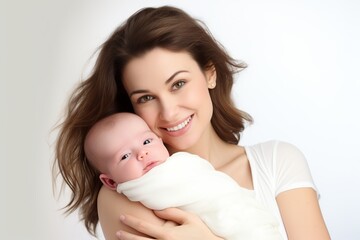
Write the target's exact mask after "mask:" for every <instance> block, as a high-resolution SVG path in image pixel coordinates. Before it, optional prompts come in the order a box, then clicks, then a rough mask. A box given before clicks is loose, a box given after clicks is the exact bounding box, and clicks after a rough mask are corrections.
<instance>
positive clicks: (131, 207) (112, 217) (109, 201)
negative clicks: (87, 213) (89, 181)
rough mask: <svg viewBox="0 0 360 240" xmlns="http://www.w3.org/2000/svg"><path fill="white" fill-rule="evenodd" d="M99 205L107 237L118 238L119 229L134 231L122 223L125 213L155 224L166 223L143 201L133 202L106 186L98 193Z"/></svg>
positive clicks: (103, 228)
mask: <svg viewBox="0 0 360 240" xmlns="http://www.w3.org/2000/svg"><path fill="white" fill-rule="evenodd" d="M97 207H98V214H99V221H100V225H101V228H102V231H103V233H104V235H105V238H106V239H117V238H116V236H115V234H116V232H117V231H119V230H126V231H129V232H134V230H133V229H130V228H128V227H127V226H126V225H124V224H122V223H121V221H120V216H121V215H124V214H128V215H132V216H135V217H138V218H142V219H144V220H147V221H148V222H151V223H154V224H159V225H162V224H163V223H164V221H163V220H162V219H160V218H158V217H157V216H156V215H155V214H154V213H153V211H152V210H150V209H148V208H146V207H144V206H143V205H142V204H141V203H139V202H132V201H130V200H129V199H128V198H127V197H126V196H125V195H123V194H119V193H117V192H116V191H113V190H110V189H108V188H106V187H104V186H103V187H102V188H101V189H100V192H99V194H98V199H97Z"/></svg>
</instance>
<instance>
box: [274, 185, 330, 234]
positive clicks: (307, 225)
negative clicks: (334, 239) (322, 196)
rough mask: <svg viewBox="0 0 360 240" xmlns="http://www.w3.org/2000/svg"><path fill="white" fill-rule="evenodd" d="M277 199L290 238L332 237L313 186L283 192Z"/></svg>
mask: <svg viewBox="0 0 360 240" xmlns="http://www.w3.org/2000/svg"><path fill="white" fill-rule="evenodd" d="M276 201H277V203H278V206H279V209H280V213H281V217H282V219H283V222H284V225H285V229H286V233H287V235H288V238H289V240H302V239H306V240H311V239H314V240H315V239H316V240H323V239H324V240H325V239H326V240H327V239H330V235H329V232H328V230H327V228H326V225H325V222H324V219H323V216H322V214H321V210H320V207H319V201H318V198H317V194H316V192H315V191H314V190H313V189H312V188H298V189H292V190H289V191H285V192H282V193H280V194H279V195H278V196H277V198H276Z"/></svg>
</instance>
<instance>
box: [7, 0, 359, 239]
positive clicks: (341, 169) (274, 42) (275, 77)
mask: <svg viewBox="0 0 360 240" xmlns="http://www.w3.org/2000/svg"><path fill="white" fill-rule="evenodd" d="M162 4H171V5H175V6H179V7H182V8H183V9H184V10H186V11H188V12H189V13H190V14H192V15H193V16H195V17H197V18H200V19H202V20H204V21H205V22H206V24H207V25H208V27H209V28H210V30H211V31H212V32H213V34H214V35H215V37H216V38H217V39H218V40H219V41H220V42H221V43H222V44H223V45H224V46H225V47H226V48H227V50H228V51H229V52H230V53H231V55H232V56H233V57H234V58H237V59H242V60H244V61H245V62H247V63H248V65H249V67H248V68H247V69H246V70H245V71H243V72H242V73H240V74H239V75H238V77H237V82H236V84H235V88H234V92H233V93H234V98H235V101H236V103H237V105H238V106H239V107H240V108H242V109H243V110H245V111H247V112H249V113H250V114H251V115H252V116H253V117H254V119H255V123H254V124H253V125H252V126H250V127H249V128H248V129H247V130H246V131H245V132H244V135H243V139H242V140H241V143H242V144H253V143H257V142H261V141H265V140H269V139H280V140H284V141H288V142H291V143H293V144H295V145H297V146H298V147H299V148H300V149H301V150H302V151H303V152H304V154H305V155H306V156H307V159H308V162H309V165H310V168H311V170H312V174H313V178H314V180H315V183H316V185H317V187H318V189H319V190H320V193H321V199H320V204H321V207H322V211H323V214H324V217H325V220H326V222H327V226H328V228H329V231H330V233H331V235H332V238H333V239H359V238H360V228H359V223H360V220H359V216H360V206H359V200H360V194H359V185H360V176H359V175H360V163H359V162H360V151H359V147H360V141H359V136H360V127H359V122H360V110H359V102H360V94H359V92H360V73H359V65H360V14H359V13H360V3H359V2H358V1H356V0H353V1H351V0H341V1H340V0H338V1H332V0H304V1H289V0H283V1H281V0H275V1H266V0H254V1H245V0H238V1H235V0H234V1H226V0H223V1H190V0H189V1H184V0H183V1H149V0H148V1H130V0H129V1H121V0H118V1H109V0H103V1H100V0H98V1H89V0H88V1H70V0H67V1H65V0H63V1H45V0H43V1H41V0H33V1H26V0H23V1H11V0H7V1H5V2H4V1H1V2H0V27H1V29H2V31H1V37H0V50H1V51H0V53H1V54H0V67H1V69H0V70H1V71H0V77H1V78H0V79H1V82H0V84H1V85H0V106H1V118H0V119H1V124H0V130H1V131H0V141H1V142H0V161H1V165H0V172H1V174H0V178H1V179H0V184H1V186H0V187H1V192H2V193H1V198H0V201H1V202H0V203H1V204H0V211H1V212H0V216H1V217H0V233H1V236H0V238H1V239H8V240H12V239H31V240H38V239H52V240H58V239H59V240H63V239H91V238H90V236H89V235H88V234H87V233H86V231H85V230H84V227H83V224H82V223H79V222H78V218H77V215H76V214H72V215H70V216H69V217H64V216H63V215H62V211H60V210H59V209H60V207H61V206H63V204H64V202H65V200H66V198H61V199H60V200H59V201H57V200H56V199H55V198H54V196H53V194H52V186H51V174H50V166H51V161H52V158H53V143H54V139H55V135H56V131H55V132H51V129H52V128H53V127H54V125H55V124H56V121H57V120H58V119H59V117H60V116H61V114H62V109H63V107H64V105H65V103H66V100H67V98H68V95H69V93H70V91H71V90H72V89H73V87H74V86H75V84H76V83H78V82H79V81H80V79H81V78H82V77H83V76H86V74H87V72H88V71H89V69H90V68H91V65H92V62H93V61H92V60H90V59H91V55H92V54H93V53H94V51H95V49H96V48H97V47H98V46H99V45H100V44H101V43H102V42H103V41H104V40H105V39H106V38H107V36H108V35H109V34H110V33H111V32H112V31H113V30H114V28H115V27H116V26H117V25H118V24H120V23H121V22H122V21H123V20H124V19H126V18H127V17H128V16H129V15H130V14H131V13H133V12H134V11H136V10H138V9H139V8H142V7H145V6H158V5H162ZM99 239H102V237H101V233H100V235H99Z"/></svg>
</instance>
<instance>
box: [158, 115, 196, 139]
mask: <svg viewBox="0 0 360 240" xmlns="http://www.w3.org/2000/svg"><path fill="white" fill-rule="evenodd" d="M193 120H194V114H192V115H191V116H189V117H188V118H186V119H185V120H184V121H182V122H181V123H180V124H182V123H184V122H185V121H187V123H186V124H184V126H182V127H181V128H179V129H177V130H174V131H168V129H167V128H163V129H162V136H163V137H165V136H169V137H180V136H182V135H184V134H186V133H187V132H188V130H189V129H190V128H191V126H192V124H193ZM176 126H179V124H178V125H176Z"/></svg>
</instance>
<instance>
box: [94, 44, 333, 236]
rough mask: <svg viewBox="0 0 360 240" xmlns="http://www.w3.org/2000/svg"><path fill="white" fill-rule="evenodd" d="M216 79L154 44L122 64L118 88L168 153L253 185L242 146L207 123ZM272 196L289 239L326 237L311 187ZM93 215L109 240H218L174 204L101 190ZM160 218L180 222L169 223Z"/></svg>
mask: <svg viewBox="0 0 360 240" xmlns="http://www.w3.org/2000/svg"><path fill="white" fill-rule="evenodd" d="M138 69H141V71H138ZM179 71H180V73H179ZM176 73H177V74H176ZM174 74H175V77H174V78H171V80H169V81H167V80H168V79H170V77H171V76H173V75H174ZM215 76H216V74H215V69H209V70H207V71H201V69H199V67H198V65H197V63H196V62H195V61H194V60H193V59H192V58H191V56H190V55H188V54H187V53H185V52H176V53H175V52H170V51H168V50H164V49H159V48H155V49H153V50H150V51H149V52H147V53H146V54H145V55H142V56H140V57H138V58H135V59H133V60H132V61H131V62H130V63H129V64H128V65H127V67H126V68H125V71H124V85H125V88H126V90H127V92H128V94H129V95H130V96H131V101H132V103H133V106H134V109H135V112H136V113H137V114H138V115H140V116H141V117H142V118H143V119H144V120H145V121H146V123H147V124H148V125H149V127H150V128H151V130H152V131H154V132H155V133H156V134H157V135H158V136H160V137H161V138H162V139H163V141H164V142H165V143H166V144H167V145H168V149H169V150H170V153H173V152H176V151H180V150H181V151H188V152H190V153H193V154H197V155H199V156H201V157H203V158H205V159H208V160H209V162H210V163H211V164H212V165H213V166H214V167H215V169H217V170H219V171H222V172H224V173H226V174H228V175H229V176H230V177H232V178H233V179H234V180H235V181H236V182H237V183H238V184H239V185H240V186H242V187H244V188H247V189H253V182H252V175H251V168H250V165H249V161H248V159H247V156H246V154H245V151H244V148H243V147H241V146H237V145H233V144H229V143H226V142H224V141H222V140H221V139H220V138H219V137H218V135H217V134H216V133H215V132H214V129H213V127H212V126H211V124H210V118H211V114H212V103H211V99H210V98H209V93H208V92H209V91H211V88H213V87H215V86H214V85H215V84H216V78H215ZM214 83H215V84H214ZM144 100H145V101H144ZM189 117H191V121H190V123H189V124H188V125H187V127H185V128H184V129H183V130H180V131H179V132H177V133H172V132H168V131H167V130H166V128H171V127H174V126H177V125H178V124H179V123H181V122H183V121H184V120H186V119H188V118H189ZM276 200H277V203H278V205H279V208H280V211H281V216H282V218H283V221H284V224H285V227H286V231H287V234H288V237H289V239H320V240H321V239H330V237H329V235H328V232H327V229H326V226H325V223H324V221H323V218H322V215H321V211H320V208H319V205H318V200H317V198H316V193H315V192H314V191H313V190H312V189H310V188H299V189H295V190H290V191H286V192H283V193H281V194H279V195H278V196H277V199H276ZM98 212H99V218H100V223H101V226H102V228H103V232H104V234H105V237H106V239H108V240H110V239H153V238H155V239H179V240H180V239H199V240H200V239H201V240H203V239H219V238H218V237H217V236H215V235H213V234H212V233H211V232H210V231H209V229H208V228H207V227H206V226H205V225H204V224H203V223H202V222H201V220H200V219H199V218H198V217H197V216H194V215H192V214H189V213H186V212H183V211H181V210H178V209H168V210H164V211H161V212H153V211H151V210H149V209H147V208H145V207H144V206H142V205H141V204H139V203H133V202H130V201H129V200H127V199H126V197H124V196H122V195H119V194H117V193H115V192H113V191H110V190H109V189H107V188H105V187H103V188H102V189H101V190H100V193H99V196H98ZM120 216H122V217H120ZM163 219H165V220H169V221H173V222H175V223H177V224H176V225H179V226H176V225H171V226H169V225H167V224H166V222H165V221H164V220H163ZM164 224H165V225H164ZM129 227H130V228H129ZM134 233H136V234H134ZM139 233H144V234H145V235H146V234H147V235H149V236H150V237H147V238H146V237H143V236H142V234H139Z"/></svg>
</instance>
